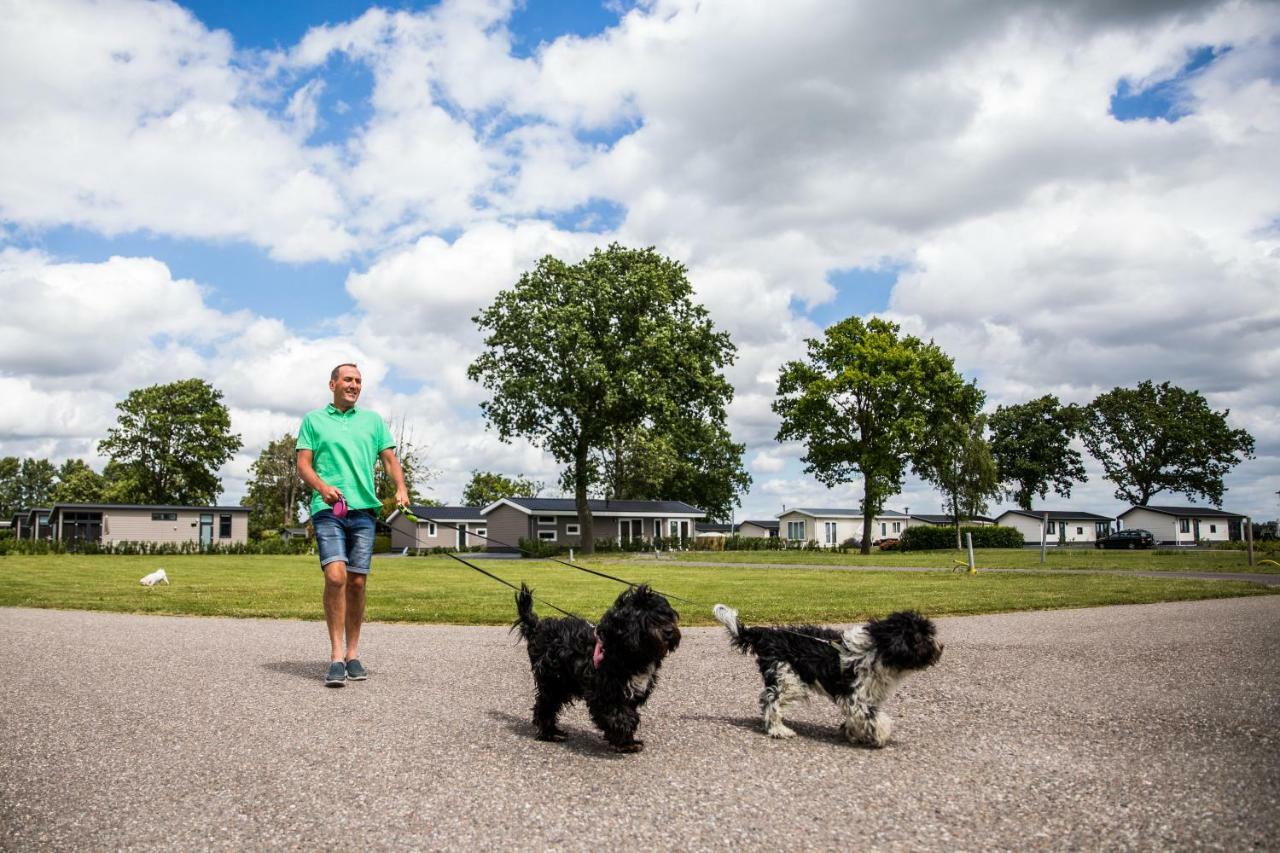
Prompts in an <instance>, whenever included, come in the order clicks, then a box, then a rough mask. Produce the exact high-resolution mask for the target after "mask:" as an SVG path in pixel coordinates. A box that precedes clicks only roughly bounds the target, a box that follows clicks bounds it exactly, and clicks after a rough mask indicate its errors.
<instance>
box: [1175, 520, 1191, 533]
mask: <svg viewBox="0 0 1280 853" xmlns="http://www.w3.org/2000/svg"><path fill="white" fill-rule="evenodd" d="M1178 532H1180V533H1190V532H1191V519H1189V518H1180V519H1178Z"/></svg>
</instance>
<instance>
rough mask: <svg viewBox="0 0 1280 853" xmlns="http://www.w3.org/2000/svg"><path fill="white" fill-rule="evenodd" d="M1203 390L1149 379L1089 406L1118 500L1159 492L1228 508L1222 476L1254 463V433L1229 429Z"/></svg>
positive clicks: (1087, 433)
mask: <svg viewBox="0 0 1280 853" xmlns="http://www.w3.org/2000/svg"><path fill="white" fill-rule="evenodd" d="M1230 414H1231V410H1230V409H1226V410H1224V411H1221V412H1215V411H1214V410H1213V409H1211V408H1209V404H1208V402H1207V401H1206V400H1205V398H1204V397H1203V396H1201V394H1200V392H1199V391H1188V390H1186V389H1184V388H1179V387H1178V386H1176V385H1170V384H1169V383H1168V382H1162V383H1160V384H1159V385H1155V384H1153V383H1152V382H1151V381H1150V380H1146V381H1143V382H1140V383H1138V387H1137V388H1113V389H1112V390H1110V391H1108V392H1106V393H1105V394H1099V395H1098V396H1097V397H1096V398H1094V401H1093V402H1092V403H1090V404H1089V405H1088V406H1087V407H1085V419H1084V428H1083V438H1084V444H1085V447H1087V448H1089V452H1090V453H1091V454H1093V456H1094V457H1095V458H1096V459H1097V460H1098V461H1099V462H1101V463H1102V469H1103V471H1104V472H1105V475H1106V477H1107V479H1108V480H1110V481H1111V482H1113V483H1115V484H1116V491H1115V495H1116V497H1117V498H1118V499H1119V500H1123V501H1128V502H1130V503H1132V504H1134V505H1135V506H1146V505H1147V503H1148V502H1149V501H1150V500H1151V498H1152V497H1153V496H1154V495H1157V494H1159V493H1160V492H1164V491H1168V492H1180V493H1182V494H1184V495H1186V496H1187V498H1188V499H1189V500H1195V498H1196V497H1197V496H1203V497H1205V498H1208V500H1209V502H1210V503H1212V504H1213V505H1214V506H1217V507H1220V506H1222V495H1223V492H1225V491H1226V487H1225V486H1223V484H1222V478H1223V477H1224V476H1225V475H1226V474H1227V472H1228V471H1230V470H1231V469H1232V468H1234V467H1235V466H1236V465H1238V464H1239V463H1240V462H1242V461H1243V460H1245V459H1252V458H1253V436H1251V435H1250V434H1249V433H1248V432H1246V431H1245V430H1243V429H1232V428H1231V427H1230V426H1229V425H1228V424H1227V416H1228V415H1230Z"/></svg>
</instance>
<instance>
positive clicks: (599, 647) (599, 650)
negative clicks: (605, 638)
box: [591, 637, 604, 669]
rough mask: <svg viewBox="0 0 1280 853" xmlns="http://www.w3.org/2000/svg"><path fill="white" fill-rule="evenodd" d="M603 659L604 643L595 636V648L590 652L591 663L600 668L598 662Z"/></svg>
mask: <svg viewBox="0 0 1280 853" xmlns="http://www.w3.org/2000/svg"><path fill="white" fill-rule="evenodd" d="M603 661H604V643H602V642H600V638H599V637H596V650H595V651H594V652H592V653H591V665H592V666H594V667H595V668H596V669H599V668H600V664H601V663H602V662H603Z"/></svg>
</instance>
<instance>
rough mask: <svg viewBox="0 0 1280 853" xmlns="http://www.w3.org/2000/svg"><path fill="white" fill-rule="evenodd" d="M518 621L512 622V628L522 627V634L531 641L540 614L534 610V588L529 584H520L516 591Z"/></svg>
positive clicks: (526, 640) (526, 639) (525, 639)
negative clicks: (518, 589)
mask: <svg viewBox="0 0 1280 853" xmlns="http://www.w3.org/2000/svg"><path fill="white" fill-rule="evenodd" d="M516 613H517V614H518V615H517V616H516V621H514V622H512V623H511V630H513V631H514V630H516V629H517V628H519V629H520V636H521V637H523V638H524V641H525V642H526V643H527V642H529V638H530V637H531V636H533V632H534V631H535V630H537V628H538V614H536V613H534V612H533V590H531V589H529V587H528V585H527V584H523V583H522V584H520V591H519V592H517V593H516Z"/></svg>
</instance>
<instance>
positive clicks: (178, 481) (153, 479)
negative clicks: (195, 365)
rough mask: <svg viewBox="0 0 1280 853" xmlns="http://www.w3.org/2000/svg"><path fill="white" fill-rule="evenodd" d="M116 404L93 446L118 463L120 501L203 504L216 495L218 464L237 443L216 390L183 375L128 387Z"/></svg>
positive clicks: (220, 485) (233, 449)
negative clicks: (102, 436)
mask: <svg viewBox="0 0 1280 853" xmlns="http://www.w3.org/2000/svg"><path fill="white" fill-rule="evenodd" d="M116 408H117V409H118V410H119V412H120V414H119V416H118V418H117V421H116V426H115V427H113V428H112V429H110V430H108V431H107V437H106V438H105V439H103V440H102V441H101V442H99V444H98V451H99V452H100V453H103V454H105V455H107V456H109V457H111V461H112V462H114V463H115V464H116V465H118V466H122V468H123V470H121V471H119V476H118V477H117V482H118V483H119V485H120V487H121V491H124V494H123V495H121V496H120V497H121V498H122V499H123V500H124V501H125V502H128V503H142V504H191V505H203V504H212V503H214V502H215V501H216V500H217V497H218V494H219V492H221V491H222V481H221V480H220V479H219V478H218V469H219V468H221V467H222V466H223V465H224V464H226V463H227V461H229V460H230V459H231V457H232V456H233V455H234V454H235V452H236V451H237V450H239V449H240V447H241V441H240V436H239V435H237V434H235V433H233V432H231V416H230V414H229V413H228V412H227V407H226V406H224V405H223V404H222V392H221V391H218V390H216V389H215V388H213V386H211V385H210V384H209V383H207V382H205V381H204V380H203V379H184V380H181V381H178V382H171V383H169V384H167V385H151V386H149V387H147V388H139V389H137V390H135V391H131V392H129V396H128V397H126V398H125V399H124V400H123V401H122V402H120V403H117V404H116ZM125 490H127V491H125Z"/></svg>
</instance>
